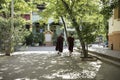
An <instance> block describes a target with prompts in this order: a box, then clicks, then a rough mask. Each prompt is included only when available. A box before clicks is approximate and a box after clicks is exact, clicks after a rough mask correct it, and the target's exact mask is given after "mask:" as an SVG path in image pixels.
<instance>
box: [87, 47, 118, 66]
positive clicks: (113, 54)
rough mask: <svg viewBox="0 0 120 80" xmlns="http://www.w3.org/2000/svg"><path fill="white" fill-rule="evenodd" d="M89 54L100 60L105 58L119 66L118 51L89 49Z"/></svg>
mask: <svg viewBox="0 0 120 80" xmlns="http://www.w3.org/2000/svg"><path fill="white" fill-rule="evenodd" d="M89 52H90V53H92V54H95V55H99V56H101V58H102V59H103V58H107V59H109V61H110V62H112V63H114V64H117V65H120V51H115V50H110V49H108V48H104V47H103V48H102V47H90V48H89Z"/></svg>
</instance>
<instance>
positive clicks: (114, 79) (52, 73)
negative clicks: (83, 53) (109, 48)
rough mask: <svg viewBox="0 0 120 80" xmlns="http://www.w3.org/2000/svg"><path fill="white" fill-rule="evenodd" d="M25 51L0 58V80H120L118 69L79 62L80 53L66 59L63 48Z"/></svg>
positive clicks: (34, 48) (42, 48) (119, 69)
mask: <svg viewBox="0 0 120 80" xmlns="http://www.w3.org/2000/svg"><path fill="white" fill-rule="evenodd" d="M54 49H55V47H54V46H53V47H28V48H26V49H25V50H24V51H19V52H15V53H13V54H12V55H11V56H1V57H0V80H119V79H120V76H119V74H120V68H118V67H116V66H114V65H111V64H107V63H104V62H102V61H100V60H96V61H82V60H81V58H80V53H78V52H76V51H74V52H73V55H72V56H69V54H68V50H67V48H66V47H65V48H64V52H63V53H62V55H58V54H57V52H56V51H55V50H54Z"/></svg>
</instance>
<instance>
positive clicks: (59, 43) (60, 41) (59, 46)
mask: <svg viewBox="0 0 120 80" xmlns="http://www.w3.org/2000/svg"><path fill="white" fill-rule="evenodd" d="M63 41H64V38H63V33H61V34H60V36H58V38H57V42H56V51H58V54H60V53H61V52H63Z"/></svg>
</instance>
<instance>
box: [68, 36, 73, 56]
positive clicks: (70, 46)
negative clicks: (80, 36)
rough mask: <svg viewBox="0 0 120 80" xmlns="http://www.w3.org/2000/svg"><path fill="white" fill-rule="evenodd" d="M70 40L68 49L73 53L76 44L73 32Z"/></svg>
mask: <svg viewBox="0 0 120 80" xmlns="http://www.w3.org/2000/svg"><path fill="white" fill-rule="evenodd" d="M67 41H68V50H69V54H70V55H71V54H72V52H73V46H74V37H73V34H70V36H69V37H68V38H67Z"/></svg>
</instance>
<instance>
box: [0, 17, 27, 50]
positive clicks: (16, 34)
mask: <svg viewBox="0 0 120 80" xmlns="http://www.w3.org/2000/svg"><path fill="white" fill-rule="evenodd" d="M24 23H25V22H24V20H23V19H22V18H17V19H14V28H13V30H12V29H11V19H5V18H2V17H0V38H1V41H2V43H3V44H2V48H3V50H4V51H7V50H6V49H9V48H11V47H12V48H11V52H12V51H13V48H14V46H16V45H18V43H23V42H24V40H25V36H28V35H29V31H27V30H26V29H25V27H24Z"/></svg>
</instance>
